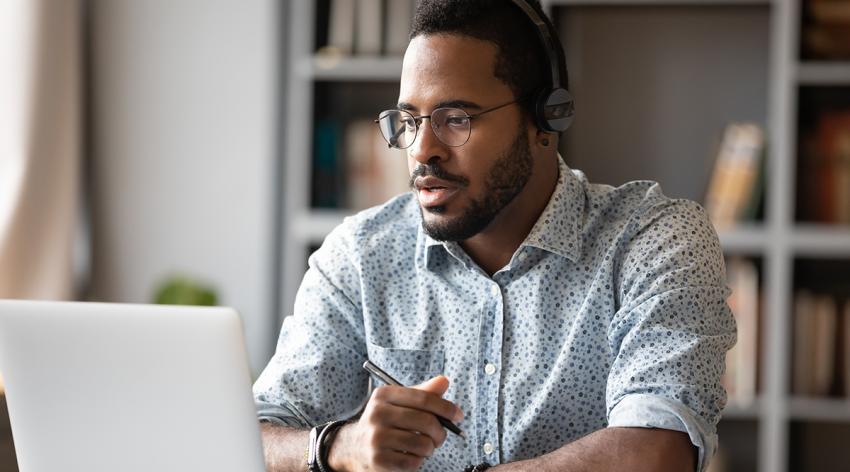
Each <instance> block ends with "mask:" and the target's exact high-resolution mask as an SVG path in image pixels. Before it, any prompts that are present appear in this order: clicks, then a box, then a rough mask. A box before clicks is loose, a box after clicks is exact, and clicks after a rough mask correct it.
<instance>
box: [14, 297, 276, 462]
mask: <svg viewBox="0 0 850 472" xmlns="http://www.w3.org/2000/svg"><path fill="white" fill-rule="evenodd" d="M0 372H2V373H3V376H4V379H5V383H6V401H7V403H8V408H9V416H10V421H11V425H12V436H13V438H14V441H15V450H16V452H17V456H18V464H19V467H20V470H21V472H46V471H51V472H52V471H56V470H73V471H91V472H94V471H110V472H113V471H116V470H122V471H146V472H149V471H181V472H182V471H187V470H203V471H228V472H232V471H236V470H238V471H258V472H259V471H263V470H265V467H264V464H263V456H262V445H261V441H260V429H259V423H258V422H257V417H256V413H255V410H254V404H253V398H252V395H251V376H250V373H249V367H248V360H247V355H246V352H245V346H244V341H243V335H242V325H241V321H240V319H239V315H238V314H237V313H236V311H234V310H233V309H231V308H219V307H215V308H210V307H204V308H201V307H177V306H163V305H158V306H154V305H123V304H107V303H76V302H32V301H16V300H0Z"/></svg>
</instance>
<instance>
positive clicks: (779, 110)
mask: <svg viewBox="0 0 850 472" xmlns="http://www.w3.org/2000/svg"><path fill="white" fill-rule="evenodd" d="M542 3H543V4H544V7H545V8H546V9H547V11H548V12H549V14H550V16H551V17H552V18H553V19H554V21H555V22H556V25H557V26H558V27H559V30H560V31H561V34H562V39H563V41H564V43H565V46H566V50H567V55H568V63H569V62H570V61H573V62H574V63H576V62H577V65H576V64H573V63H571V64H570V76H571V77H570V78H571V82H572V85H573V88H574V90H575V89H577V90H575V91H576V96H577V97H578V105H577V106H578V113H579V115H578V116H579V118H578V119H577V122H576V125H575V127H574V128H573V129H571V130H570V131H569V132H568V133H567V136H566V139H565V142H564V143H563V147H562V154H563V155H565V156H566V158H567V160H568V164H570V165H573V166H574V167H576V168H579V169H582V170H586V169H584V167H588V169H587V172H588V175H589V177H590V178H591V180H592V181H597V182H605V183H614V184H616V183H619V182H617V180H618V179H622V178H623V177H624V174H616V173H614V174H612V172H619V171H622V169H626V170H629V171H630V172H633V173H635V175H634V176H635V177H639V178H645V177H648V178H652V177H653V175H648V176H646V175H643V174H640V173H639V172H642V171H645V172H653V173H654V172H660V173H661V174H662V178H661V179H657V180H661V181H662V185H664V188H665V189H667V190H668V193H670V194H671V195H672V196H684V197H688V198H694V199H698V200H701V197H702V195H703V194H704V193H703V192H704V190H705V185H706V183H707V179H708V175H709V174H710V170H711V167H710V165H711V162H712V160H713V157H714V155H713V152H714V149H713V144H716V141H717V140H718V138H719V135H720V133H721V132H722V126H723V125H725V124H726V123H727V122H729V121H731V120H749V121H755V122H757V123H760V124H761V125H762V126H763V127H764V129H765V131H766V139H767V144H766V147H767V156H766V159H767V165H766V169H765V172H766V174H765V175H766V182H767V184H766V186H765V190H764V192H765V194H764V209H763V214H762V216H761V217H760V218H759V219H757V220H756V221H754V222H748V223H742V224H739V225H737V226H735V227H734V228H731V229H729V230H726V231H723V232H721V234H720V240H721V245H722V246H723V248H724V251H725V252H726V254H727V256H730V257H734V256H738V257H744V258H749V259H752V260H757V261H758V267H759V279H760V281H759V284H760V290H761V293H762V297H763V298H762V300H763V309H762V313H761V317H762V320H761V322H760V327H759V329H760V340H759V363H758V364H759V382H758V386H757V395H756V398H755V400H754V401H753V402H751V403H749V404H746V405H738V404H730V405H729V407H728V408H727V410H726V411H725V413H724V418H723V420H722V421H721V424H720V425H719V427H718V428H719V432H720V441H721V447H724V446H725V447H726V449H727V450H726V452H725V456H726V457H725V458H724V459H725V460H724V462H725V463H726V468H725V469H723V470H728V471H737V470H747V471H749V470H758V471H760V472H787V471H791V470H798V469H807V470H809V469H811V470H818V469H814V468H813V467H815V466H814V465H813V464H818V463H817V462H813V461H815V459H814V458H817V457H819V456H822V455H829V454H833V453H835V451H834V450H832V449H830V447H829V445H828V444H827V443H825V442H824V445H823V449H822V450H821V449H818V448H819V447H821V446H819V444H821V442H819V441H817V440H814V439H812V438H818V437H819V435H821V434H824V432H830V433H832V432H838V433H848V432H850V400H848V399H847V398H838V397H836V396H831V397H820V398H819V397H803V396H798V395H795V394H793V393H792V388H791V384H792V366H793V355H792V352H793V349H794V336H793V334H794V333H793V327H794V323H793V321H794V308H793V307H794V301H795V300H794V298H795V297H794V292H795V290H796V288H797V285H796V284H797V282H796V277H795V267H797V266H798V265H799V263H800V261H817V260H823V261H847V269H848V271H850V226H847V225H843V226H842V225H835V224H825V223H822V222H817V221H804V220H799V218H798V215H797V211H796V199H797V197H796V194H797V191H798V187H799V183H798V175H797V173H798V168H797V161H798V155H799V153H800V149H799V143H798V140H799V136H800V133H799V130H800V127H801V123H800V116H799V115H800V108H801V107H805V106H806V103H805V100H806V97H807V96H808V94H810V92H809V91H814V93H819V90H821V88H824V87H831V88H833V89H838V90H839V93H842V92H841V91H842V90H843V91H844V92H843V93H845V94H846V95H847V96H848V100H850V60H845V61H834V60H832V61H825V60H810V59H805V60H804V59H802V57H803V56H802V55H801V53H800V50H801V46H800V43H801V25H802V24H803V17H802V15H803V10H802V7H801V3H800V1H798V0H544V1H543V2H542ZM286 9H287V10H286V12H285V18H286V25H285V28H284V30H285V32H286V39H285V41H284V42H283V44H284V47H285V51H283V55H284V57H285V59H286V64H288V69H287V70H286V73H285V77H284V87H285V93H284V100H283V103H284V107H283V113H282V117H283V129H284V131H285V134H284V136H283V144H284V145H283V156H282V157H281V159H282V163H283V169H284V172H283V179H284V180H283V182H282V185H283V191H282V194H283V205H282V212H283V215H282V218H281V221H282V225H283V226H282V228H281V234H282V235H283V238H282V240H281V243H280V244H281V260H280V262H279V264H280V265H279V267H280V273H281V281H282V290H281V292H280V299H279V304H280V305H279V306H280V307H281V316H284V315H286V314H288V313H289V312H290V310H291V307H292V303H293V301H294V297H295V292H296V290H297V288H298V285H299V283H300V281H301V277H302V276H303V271H304V260H305V258H306V256H307V255H308V254H309V252H310V251H311V250H312V248H315V247H317V246H318V245H320V244H321V242H322V240H323V239H324V237H325V235H327V234H328V233H329V232H330V231H331V229H333V228H334V227H335V226H336V225H338V224H339V223H340V222H341V221H342V219H343V218H344V217H345V216H346V215H348V214H351V213H352V212H353V210H348V209H344V208H333V207H322V208H319V207H315V206H314V205H313V200H314V196H313V189H312V188H311V185H312V183H311V182H312V181H313V179H314V174H313V162H314V156H313V153H314V145H313V135H314V126H315V124H316V120H317V117H318V116H320V115H322V114H323V113H327V112H326V110H324V109H322V110H318V109H317V108H318V107H319V106H320V105H317V104H320V103H322V100H325V99H326V97H325V96H317V94H326V95H332V94H338V96H343V97H346V96H355V97H357V96H363V97H368V100H366V99H364V100H363V101H364V102H366V103H365V104H364V103H360V104H358V105H356V106H354V107H350V108H349V109H347V110H345V111H343V112H340V113H341V115H340V116H341V118H340V119H342V120H345V119H348V118H351V119H354V118H359V117H360V115H361V114H363V113H371V114H374V113H376V112H377V111H379V110H380V109H383V108H386V107H389V106H392V104H393V103H394V102H395V99H396V94H397V90H398V89H397V87H398V77H399V74H400V71H401V58H400V57H399V56H398V55H389V56H369V57H358V56H320V55H317V54H315V51H316V50H317V49H318V44H317V43H318V39H317V38H318V37H319V36H320V35H319V32H317V29H318V28H319V27H321V26H322V25H324V22H321V21H317V16H320V15H327V2H326V1H325V2H322V1H318V2H315V1H311V0H292V1H290V2H288V3H287V4H286ZM587 12H591V13H593V14H594V15H597V14H598V15H601V16H600V18H601V19H602V20H606V18H610V17H609V16H606V15H610V16H616V17H618V18H621V17H624V18H628V17H629V16H641V15H642V16H645V17H646V18H648V19H649V20H650V23H648V24H652V25H655V23H653V21H655V20H659V21H660V22H661V23H660V24H661V25H662V26H663V25H664V24H665V23H664V19H665V18H667V19H670V18H676V19H678V18H684V20H681V21H691V19H689V18H696V20H694V21H697V23H694V24H693V25H695V26H694V27H688V28H675V27H670V28H666V27H662V28H656V27H654V26H653V27H650V28H647V32H646V35H647V36H648V37H649V42H650V43H652V44H648V45H646V46H642V45H628V46H629V47H628V48H626V49H628V50H630V51H631V52H629V54H631V55H633V56H637V57H643V55H644V51H643V50H641V47H647V48H648V47H654V46H655V45H657V44H662V46H663V45H665V44H668V43H674V44H675V43H682V44H681V47H682V48H696V49H695V50H696V51H697V52H698V53H702V54H703V55H705V56H707V57H709V56H710V57H714V59H710V57H709V59H710V61H711V60H713V61H715V62H714V64H716V66H715V67H714V69H718V70H716V71H715V70H712V71H709V72H710V74H712V75H710V80H711V81H713V82H708V83H703V82H700V80H702V79H700V77H686V78H685V79H686V80H688V81H694V82H695V83H696V84H697V85H696V86H698V87H699V89H700V90H701V91H704V92H705V97H701V98H700V97H698V98H697V99H696V102H694V104H693V105H692V108H693V109H699V110H701V113H700V114H688V115H687V116H688V118H689V120H681V119H680V120H678V121H679V122H688V121H691V122H692V123H695V124H693V127H694V128H696V129H697V131H694V130H693V129H691V128H687V123H685V124H684V125H682V124H681V123H679V122H673V123H672V124H671V122H664V121H663V118H665V117H664V116H661V117H658V118H659V119H654V118H656V117H655V116H651V115H650V116H649V118H645V119H640V118H641V116H643V115H641V114H637V115H631V116H632V119H631V123H636V126H637V128H638V130H637V132H639V133H640V134H636V135H634V137H635V139H638V138H640V139H647V142H650V143H667V142H671V143H672V144H671V145H669V146H665V145H657V148H652V149H653V156H651V158H652V161H651V162H648V163H644V162H643V161H641V162H640V164H641V166H642V167H644V169H640V168H639V167H641V166H633V165H632V163H630V162H627V161H628V160H624V159H623V158H620V161H616V160H613V161H608V160H604V159H601V158H600V159H599V160H602V161H604V162H607V163H608V164H607V165H604V166H597V167H594V163H593V162H581V161H579V162H570V156H571V154H577V151H576V150H581V149H583V148H582V146H585V148H586V147H587V146H588V144H587V143H582V142H581V140H580V139H577V138H576V136H575V135H576V134H581V135H582V136H596V137H595V138H594V139H596V140H599V139H601V138H599V136H605V134H604V133H608V134H609V135H610V133H611V132H612V131H611V129H608V130H602V131H598V130H597V131H594V130H592V129H589V128H585V127H588V126H590V125H589V124H588V123H589V122H591V121H592V120H593V119H597V120H601V119H602V118H599V117H600V116H601V117H605V116H609V117H610V116H615V115H618V114H621V115H625V116H626V118H628V117H629V115H628V114H627V113H626V112H624V110H627V108H628V107H627V105H629V104H630V103H629V102H627V103H626V104H625V105H624V104H623V103H616V102H615V103H613V104H611V103H608V104H605V103H603V104H597V103H591V104H588V96H592V93H583V92H584V91H587V90H590V92H592V89H588V83H589V82H592V81H591V80H590V79H591V78H593V79H594V80H597V77H598V75H599V72H600V71H601V73H602V74H603V75H604V73H605V72H606V70H605V67H613V66H609V65H607V64H604V63H603V64H602V65H601V66H600V65H599V64H594V63H592V62H590V59H589V58H592V57H594V54H592V53H599V52H600V51H594V50H592V49H591V50H589V51H583V49H582V48H586V47H597V46H593V45H591V46H588V45H587V42H586V43H584V44H583V43H582V40H581V37H577V36H576V35H579V36H580V35H581V34H585V33H587V31H586V30H587V29H588V28H590V25H591V22H590V21H589V20H588V18H589V17H588V15H587ZM701 16H707V17H710V18H711V19H712V20H711V21H712V22H715V23H716V24H719V25H720V26H718V27H716V28H713V29H707V28H706V29H700V28H701V26H700V23H699V17H701ZM676 21H679V20H676ZM717 22H719V23H717ZM688 25H690V23H689V24H688ZM582 28H584V30H582ZM693 31H698V32H699V31H703V32H702V33H699V34H701V36H696V37H695V39H694V38H690V37H689V36H688V35H690V34H691V33H692V32H693ZM604 33H606V34H608V35H610V31H606V32H604ZM618 33H619V30H618ZM577 38H578V39H577ZM653 41H654V42H653ZM688 41H692V42H688ZM593 43H599V41H593ZM603 52H604V51H603ZM715 52H716V53H717V55H716V56H712V54H713V53H715ZM665 54H666V55H665ZM596 56H597V57H604V58H606V59H609V57H610V56H607V55H602V56H599V54H596ZM660 57H662V59H663V60H661V62H657V63H646V64H644V65H645V66H647V67H652V68H655V69H657V70H663V71H667V72H668V73H669V74H668V76H664V77H661V78H660V79H658V81H659V83H661V84H664V85H669V84H671V83H674V85H673V87H674V89H675V79H676V78H677V77H675V71H676V70H677V69H691V68H692V64H693V58H691V57H688V55H687V54H682V50H681V49H680V50H676V49H672V50H665V52H664V54H662V55H660ZM610 60H611V63H612V64H613V63H616V60H615V59H610ZM710 61H709V62H710ZM594 67H596V69H594ZM599 67H601V69H598V68H599ZM739 75H740V77H739ZM583 77H587V79H586V80H583ZM630 78H631V77H630ZM668 79H669V80H672V81H674V82H669V81H668ZM600 80H603V79H600ZM652 80H655V79H653V78H652V77H649V78H648V79H645V83H644V85H646V83H652ZM590 85H592V84H590ZM582 89H584V90H582ZM688 90H689V89H685V90H684V92H688ZM621 92H622V91H618V90H616V89H615V90H613V91H612V93H611V95H614V96H617V95H618V94H620V95H622V96H624V97H628V96H629V94H628V93H621ZM677 93H682V91H679V92H677ZM736 93H737V94H740V95H736ZM694 95H698V94H694ZM676 96H677V97H680V96H683V95H676ZM684 96H687V97H690V95H684ZM801 100H803V103H801ZM655 101H656V102H659V103H660V102H663V95H659V96H657V97H656V100H655ZM727 104H732V105H729V106H726V105H727ZM590 105H593V106H590ZM358 107H359V108H358ZM638 108H640V107H638ZM727 109H728V110H733V111H732V112H729V116H725V115H724V110H727ZM640 112H641V113H647V111H646V110H645V109H640ZM666 112H667V113H668V114H670V115H673V116H678V117H681V116H683V112H682V111H681V110H677V109H675V108H669V109H667V111H666ZM594 114H595V115H596V116H597V117H596V118H593V116H594ZM635 116H637V117H638V118H637V119H635V118H634V117H635ZM653 122H656V123H657V122H662V123H665V125H664V126H666V127H672V128H670V129H667V128H663V127H662V129H660V130H659V129H656V128H653V126H652V123H653ZM680 126H685V128H681V127H680ZM612 129H614V130H615V131H616V132H620V131H621V129H620V128H617V127H612ZM671 130H672V131H671ZM594 132H597V133H602V134H599V135H594V134H593V133H594ZM622 132H623V133H625V135H627V136H628V137H629V138H632V136H631V135H628V133H634V132H635V131H633V130H630V129H624V130H622ZM571 133H572V134H571ZM677 140H678V141H677ZM624 141H629V140H628V139H624ZM629 144H630V143H627V144H621V147H620V148H613V149H612V150H611V151H610V152H611V154H615V153H616V152H622V149H624V148H626V146H628V145H629ZM638 144H640V143H638ZM676 146H679V147H678V148H677V147H676ZM683 146H690V148H686V147H683ZM681 149H690V150H691V152H690V153H688V154H686V155H688V156H691V159H690V160H683V162H676V160H677V159H679V160H682V159H681V157H680V156H681V155H682V152H681ZM694 149H697V151H693V150H694ZM641 155H643V154H641ZM611 159H614V158H611ZM610 162H614V163H615V165H611V164H610ZM620 164H622V165H620ZM644 164H645V165H644ZM630 165H632V167H630ZM677 166H679V167H677ZM606 167H607V169H606ZM667 167H669V169H668V168H667ZM687 167H690V168H687ZM612 168H616V171H612V170H611V169H612ZM670 169H672V170H670ZM665 172H666V174H665ZM676 178H679V179H680V181H679V182H677V181H675V180H674V179H676ZM668 183H669V185H668ZM670 189H672V192H670V191H669V190H670ZM847 290H848V293H850V287H847ZM274 334H275V335H276V334H277V333H274ZM724 438H726V439H724ZM839 452H840V451H839ZM844 457H846V453H844V455H840V454H839V456H838V459H836V460H843V459H842V458H844ZM847 463H850V459H848V461H847Z"/></svg>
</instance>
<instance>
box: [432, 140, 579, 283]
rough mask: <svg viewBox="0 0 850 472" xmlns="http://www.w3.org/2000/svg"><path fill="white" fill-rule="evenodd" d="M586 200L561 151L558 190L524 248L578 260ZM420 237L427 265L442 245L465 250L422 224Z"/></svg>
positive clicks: (455, 252)
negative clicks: (580, 232) (580, 230)
mask: <svg viewBox="0 0 850 472" xmlns="http://www.w3.org/2000/svg"><path fill="white" fill-rule="evenodd" d="M584 204H585V195H584V190H583V186H582V182H581V181H580V180H579V179H578V177H576V176H575V175H574V174H573V172H572V170H570V168H569V167H567V165H566V163H564V160H563V159H562V158H561V156H560V154H559V155H558V182H557V183H556V184H555V190H554V191H553V192H552V197H551V198H550V199H549V203H548V204H547V205H546V207H545V208H544V209H543V212H542V213H540V217H539V218H538V219H537V222H536V223H535V224H534V226H533V227H532V228H531V231H530V232H529V233H528V236H526V238H525V240H524V241H523V243H522V245H520V249H521V248H522V247H523V246H530V247H536V248H539V249H543V250H545V251H549V252H552V253H554V254H557V255H559V256H562V257H566V258H567V259H569V260H571V261H573V262H575V261H576V260H577V259H578V256H579V254H580V253H581V238H580V234H579V229H580V228H581V220H582V216H583V214H584ZM418 239H419V243H420V244H421V245H422V247H423V249H424V251H423V252H424V261H423V262H424V264H425V267H430V266H429V259H431V258H433V257H434V256H433V253H434V251H435V249H436V248H438V247H442V248H443V249H444V250H445V251H447V252H448V253H450V254H453V255H457V253H458V252H461V253H462V252H463V251H462V249H461V248H460V245H459V244H458V243H456V242H451V241H449V242H443V241H437V240H436V239H434V238H432V237H431V236H428V235H427V234H426V233H425V231H424V230H423V229H422V226H421V225H420V227H419V238H418ZM420 254H422V252H420Z"/></svg>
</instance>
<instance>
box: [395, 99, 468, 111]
mask: <svg viewBox="0 0 850 472" xmlns="http://www.w3.org/2000/svg"><path fill="white" fill-rule="evenodd" d="M396 106H397V107H398V109H399V110H406V111H416V110H417V108H416V107H415V106H413V105H412V104H410V103H407V102H398V105H396ZM437 108H467V109H473V110H480V109H481V105H479V104H477V103H475V102H470V101H467V100H444V101H442V102H439V103H437V104H435V105H434V109H435V110H436V109H437Z"/></svg>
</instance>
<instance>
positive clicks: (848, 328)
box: [0, 300, 850, 398]
mask: <svg viewBox="0 0 850 472" xmlns="http://www.w3.org/2000/svg"><path fill="white" fill-rule="evenodd" d="M841 318H842V319H841V322H842V325H843V328H842V330H841V333H842V334H841V341H842V347H843V349H842V355H841V363H842V369H841V374H842V376H843V377H844V395H845V396H846V397H847V398H850V300H846V301H845V302H844V311H843V313H842V317H841ZM0 380H2V379H0ZM0 386H2V384H0Z"/></svg>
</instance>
